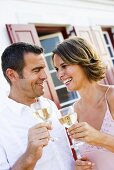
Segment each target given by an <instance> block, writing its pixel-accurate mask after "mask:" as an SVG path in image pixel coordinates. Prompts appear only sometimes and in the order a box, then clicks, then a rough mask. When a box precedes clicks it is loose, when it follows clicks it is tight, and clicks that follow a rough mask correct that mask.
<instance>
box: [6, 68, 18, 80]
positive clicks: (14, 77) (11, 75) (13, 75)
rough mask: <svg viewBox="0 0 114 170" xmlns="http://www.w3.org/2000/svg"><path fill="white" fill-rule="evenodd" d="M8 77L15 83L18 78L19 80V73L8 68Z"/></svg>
mask: <svg viewBox="0 0 114 170" xmlns="http://www.w3.org/2000/svg"><path fill="white" fill-rule="evenodd" d="M6 75H7V77H8V78H9V79H10V81H11V82H14V81H16V80H17V78H19V75H18V73H17V72H16V71H15V70H13V69H11V68H8V69H7V70H6Z"/></svg>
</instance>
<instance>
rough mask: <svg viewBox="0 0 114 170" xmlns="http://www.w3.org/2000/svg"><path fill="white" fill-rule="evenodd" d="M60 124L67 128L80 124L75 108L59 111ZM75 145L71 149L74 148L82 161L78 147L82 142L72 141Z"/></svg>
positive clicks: (69, 107)
mask: <svg viewBox="0 0 114 170" xmlns="http://www.w3.org/2000/svg"><path fill="white" fill-rule="evenodd" d="M59 111H60V115H59V122H60V123H61V124H62V125H63V126H64V127H66V128H69V127H71V126H72V125H73V124H75V123H78V122H77V113H76V112H74V109H73V106H68V107H65V108H62V109H60V110H59ZM72 142H73V145H72V146H71V148H74V149H75V150H76V155H77V158H78V159H81V158H82V156H81V153H80V151H79V148H78V145H79V143H80V142H76V141H75V140H72Z"/></svg>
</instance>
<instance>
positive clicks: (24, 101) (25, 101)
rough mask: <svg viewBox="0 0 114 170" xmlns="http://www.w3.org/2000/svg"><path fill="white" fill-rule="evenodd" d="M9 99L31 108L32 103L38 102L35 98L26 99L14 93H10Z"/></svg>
mask: <svg viewBox="0 0 114 170" xmlns="http://www.w3.org/2000/svg"><path fill="white" fill-rule="evenodd" d="M8 97H9V98H10V99H12V100H14V101H16V102H18V103H21V104H24V105H27V106H30V105H31V104H32V103H34V102H35V101H36V99H35V98H28V97H27V98H26V97H24V96H21V95H17V94H16V93H12V92H10V93H9V96H8Z"/></svg>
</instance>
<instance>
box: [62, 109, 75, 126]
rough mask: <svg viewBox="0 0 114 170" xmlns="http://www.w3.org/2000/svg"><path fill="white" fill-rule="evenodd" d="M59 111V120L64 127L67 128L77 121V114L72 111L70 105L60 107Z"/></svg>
mask: <svg viewBox="0 0 114 170" xmlns="http://www.w3.org/2000/svg"><path fill="white" fill-rule="evenodd" d="M59 111H60V116H59V122H60V123H61V124H62V125H64V127H66V128H69V127H70V126H72V125H73V124H74V123H75V122H76V121H77V114H76V113H75V112H74V110H73V107H72V106H68V107H65V108H62V109H60V110H59Z"/></svg>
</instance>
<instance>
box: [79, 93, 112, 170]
mask: <svg viewBox="0 0 114 170" xmlns="http://www.w3.org/2000/svg"><path fill="white" fill-rule="evenodd" d="M107 91H108V90H107ZM105 99H106V94H105ZM106 105H107V110H106V113H105V116H104V120H103V123H102V126H101V130H100V131H101V132H105V133H107V134H110V135H113V136H114V120H113V118H112V116H111V113H110V110H109V106H108V102H107V99H106ZM79 150H80V152H81V154H82V155H83V156H84V155H86V156H87V158H89V160H90V161H92V162H93V163H95V167H94V170H114V153H113V152H111V151H109V150H107V149H104V148H102V147H97V146H93V145H89V144H86V143H84V144H83V145H82V146H80V147H79Z"/></svg>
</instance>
